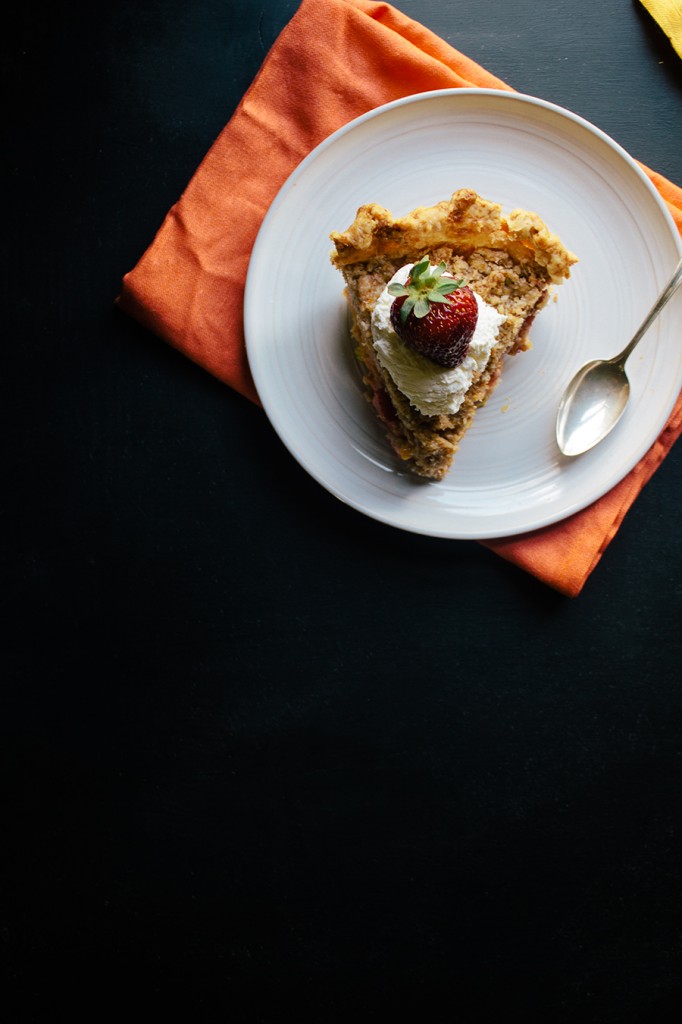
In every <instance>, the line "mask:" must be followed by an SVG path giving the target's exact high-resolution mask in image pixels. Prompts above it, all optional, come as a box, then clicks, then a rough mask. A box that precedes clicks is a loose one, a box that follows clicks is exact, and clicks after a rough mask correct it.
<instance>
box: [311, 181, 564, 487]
mask: <svg viewBox="0 0 682 1024" xmlns="http://www.w3.org/2000/svg"><path fill="white" fill-rule="evenodd" d="M331 239H332V242H333V244H334V249H333V251H332V254H331V260H332V263H333V264H334V266H335V267H337V268H338V269H339V270H340V272H341V273H342V274H343V277H344V280H345V284H346V288H345V293H346V297H347V300H348V304H349V311H350V323H351V334H352V337H353V340H354V343H355V352H356V356H357V358H358V361H359V363H360V366H361V368H362V373H363V380H364V382H365V385H366V388H367V397H368V399H369V400H370V401H371V403H372V405H373V407H374V410H375V412H376V414H377V415H378V417H379V419H380V420H381V421H382V423H383V424H384V427H385V428H386V431H387V435H388V439H389V441H390V442H391V445H392V447H393V449H394V450H395V452H396V453H397V455H398V456H399V457H400V458H401V459H402V460H404V461H405V462H406V464H407V465H408V466H409V468H410V469H412V470H413V471H414V472H415V473H417V474H418V475H419V476H424V477H428V478H432V479H436V480H440V479H442V478H443V477H444V476H445V474H446V473H447V471H448V469H449V468H450V465H451V464H452V460H453V457H454V455H455V452H456V451H457V448H458V447H459V444H460V442H461V440H462V438H463V437H464V435H465V433H466V432H467V430H468V429H469V427H470V426H471V422H472V420H473V417H474V415H475V413H476V411H477V409H479V408H480V407H481V406H482V405H483V404H484V403H485V401H486V400H487V398H488V397H489V395H490V394H491V392H492V391H493V389H494V387H495V385H496V384H497V383H498V381H499V377H500V374H501V371H502V364H503V360H504V357H505V355H512V354H515V353H517V352H521V351H524V350H525V349H528V348H529V347H530V343H529V338H528V333H529V330H530V327H531V325H532V322H533V320H534V319H535V316H536V315H537V313H538V311H539V310H540V309H542V307H543V306H545V305H546V303H547V302H548V301H549V297H550V288H551V286H552V285H556V284H559V283H561V282H562V281H563V280H565V279H566V278H568V277H570V268H571V266H572V265H573V264H574V263H576V262H577V257H576V256H574V255H573V254H572V253H571V252H569V251H568V250H567V249H566V248H565V247H564V245H563V244H562V242H561V241H560V239H559V238H557V236H556V235H554V234H552V232H551V231H550V230H549V228H548V227H547V226H546V224H545V223H544V222H543V221H542V220H541V219H540V217H539V216H538V215H537V214H536V213H531V212H529V211H527V210H513V211H512V212H511V213H510V214H507V215H504V214H503V213H502V208H501V207H500V206H499V205H497V204H496V203H492V202H489V201H488V200H486V199H482V198H481V197H480V196H478V195H477V194H476V193H475V192H473V191H472V190H471V189H460V190H458V191H457V192H455V193H454V194H453V195H452V197H451V198H450V199H449V200H445V201H443V202H440V203H437V204H436V205H435V206H427V207H424V206H421V207H418V208H417V209H415V210H413V211H412V212H411V213H409V214H407V216H405V217H400V218H396V217H394V216H393V215H392V214H391V213H390V211H389V210H386V209H384V207H382V206H379V205H377V204H367V205H365V206H361V207H360V209H359V210H358V212H357V215H356V217H355V220H354V221H353V223H352V224H351V226H350V227H349V228H348V229H347V231H341V232H336V231H335V232H333V233H332V235H331ZM425 255H428V256H429V257H430V259H431V262H432V263H434V264H438V263H440V262H444V263H445V265H446V267H447V270H448V271H449V272H450V273H452V274H453V276H454V277H456V278H464V279H465V282H466V283H467V284H468V285H470V286H471V288H473V290H474V291H476V292H478V294H479V295H480V296H481V297H482V298H483V299H484V300H485V301H486V302H487V303H489V304H490V305H491V306H493V307H494V308H495V309H497V311H498V312H499V313H502V314H504V316H505V317H506V320H505V321H504V323H503V324H502V325H501V327H500V330H499V333H498V336H497V340H496V343H495V345H494V346H493V349H492V351H491V353H490V358H489V360H488V363H487V365H486V366H485V367H484V368H483V370H482V371H481V372H479V373H478V374H477V375H475V376H474V379H473V381H472V384H471V387H470V388H469V390H468V391H467V393H466V396H465V398H464V401H463V403H462V405H461V407H460V409H459V411H458V412H457V413H455V414H454V415H436V416H425V415H423V414H422V413H420V412H419V411H418V410H417V409H416V408H415V407H414V406H413V405H411V404H410V401H409V399H408V398H407V397H406V396H405V395H404V394H402V393H401V392H400V391H399V390H398V388H397V387H396V385H395V383H394V381H393V380H392V378H391V376H390V374H389V373H388V372H387V371H386V370H384V369H383V367H382V366H381V365H380V364H379V362H378V360H377V359H376V357H375V352H374V346H373V342H372V329H371V317H372V310H373V309H374V306H375V304H376V302H377V300H378V298H379V296H380V295H381V292H382V291H383V289H384V287H385V286H386V284H387V283H388V281H389V280H390V279H391V277H392V276H393V274H394V273H395V272H396V270H398V269H399V268H400V267H402V266H404V265H405V264H406V263H416V262H418V260H419V259H421V258H422V257H423V256H425Z"/></svg>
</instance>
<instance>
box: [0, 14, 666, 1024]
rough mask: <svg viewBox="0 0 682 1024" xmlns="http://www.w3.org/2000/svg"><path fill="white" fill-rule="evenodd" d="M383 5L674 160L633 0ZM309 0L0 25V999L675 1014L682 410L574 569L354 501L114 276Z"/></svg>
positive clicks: (8, 1011)
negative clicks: (655, 465)
mask: <svg viewBox="0 0 682 1024" xmlns="http://www.w3.org/2000/svg"><path fill="white" fill-rule="evenodd" d="M399 6H400V7H401V9H402V10H403V11H404V12H405V13H407V14H409V15H412V16H413V17H415V18H417V19H419V20H421V21H422V22H423V23H424V24H426V25H427V26H428V27H429V28H431V29H433V30H434V31H436V32H437V33H439V34H440V35H442V36H443V37H444V38H445V39H447V40H448V41H449V42H450V43H451V44H452V45H453V46H455V47H456V48H458V49H460V50H462V51H463V52H465V53H466V54H467V55H468V56H470V57H472V58H473V59H475V60H477V61H479V62H481V63H482V64H484V65H485V66H486V67H487V68H488V69H489V70H490V71H492V72H494V73H495V74H497V75H498V76H499V77H501V78H503V79H505V80H506V81H507V82H509V84H511V85H512V86H514V87H515V88H516V89H518V90H520V91H522V92H527V93H530V94H533V95H537V96H539V97H542V98H543V99H546V100H550V101H553V102H555V103H559V104H561V105H563V106H566V107H568V108H570V109H571V110H573V111H575V112H576V113H578V114H580V115H582V116H584V117H586V118H588V119H589V120H590V121H592V122H593V123H595V124H596V125H598V126H599V127H600V128H601V129H603V130H604V131H606V132H607V133H609V134H610V135H612V136H613V137H614V138H615V139H616V140H617V141H618V142H619V143H621V144H622V145H623V146H624V147H625V148H626V149H627V150H628V151H629V152H630V153H631V154H632V155H633V156H634V157H636V158H637V159H639V160H641V161H642V162H644V163H645V164H647V165H648V166H650V167H653V168H655V169H657V170H659V171H660V172H662V173H663V174H665V175H667V176H668V177H670V178H672V179H673V180H675V181H677V182H678V183H681V184H682V146H681V145H680V135H681V131H680V128H681V126H682V61H681V60H680V58H678V57H677V56H676V54H675V53H674V51H673V49H672V47H671V46H670V44H669V43H668V41H667V40H666V38H665V37H664V35H663V34H662V33H661V32H660V31H659V30H658V29H657V27H656V26H655V25H654V23H653V22H652V21H651V19H650V17H649V16H648V15H647V14H646V12H645V11H644V10H643V9H642V8H641V6H640V5H639V4H638V3H636V2H627V0H618V2H616V0H605V2H603V3H600V4H594V3H592V2H590V0H574V2H573V3H570V4H564V3H560V2H559V0H548V2H547V3H546V4H545V5H542V6H539V5H538V4H536V3H531V2H530V0H518V2H510V0H498V2H495V3H492V2H485V0H483V2H481V0H461V2H457V3H454V2H453V3H445V2H443V3H426V2H424V0H405V2H403V3H402V4H400V5H399ZM296 7H297V4H296V3H295V2H293V0H290V2H278V0H271V2H265V3H247V2H246V0H223V2H219V0H199V2H194V3H189V2H186V3H181V2H173V0H165V2H164V0H145V2H133V0H120V2H118V3H110V4H103V5H101V6H100V5H94V4H85V3H78V2H76V3H68V2H56V3H53V4H51V5H40V4H36V3H32V2H30V0H29V2H28V3H26V4H24V5H23V6H21V7H20V8H19V9H18V10H16V11H15V12H14V14H13V16H12V18H11V21H7V22H6V25H5V33H4V38H3V49H4V50H5V51H6V55H5V58H4V59H3V62H2V67H3V71H4V74H5V76H6V80H7V91H8V93H9V97H10V109H9V111H8V114H7V116H6V120H5V124H4V128H5V160H4V169H5V172H6V182H5V187H4V210H3V227H4V231H3V237H4V239H5V244H4V246H3V249H4V251H5V270H4V273H3V275H2V280H3V292H4V300H3V316H4V321H5V323H4V330H3V337H4V341H3V373H2V375H1V379H2V392H3V397H2V404H1V409H2V416H3V421H4V429H3V436H4V440H5V446H4V457H3V464H2V477H3V484H4V486H3V497H2V501H1V506H0V510H1V513H2V517H1V519H0V523H1V524H2V526H1V531H2V532H1V536H2V547H3V568H2V581H3V586H2V605H3V607H2V624H3V639H2V655H3V657H2V661H3V664H4V667H3V669H2V683H1V684H0V699H1V701H2V706H1V709H0V730H1V733H2V737H1V738H2V743H1V751H2V759H3V768H2V784H3V790H4V799H3V803H2V818H1V832H2V838H1V840H0V849H1V851H2V859H3V862H4V865H3V870H2V873H1V874H0V954H1V956H2V979H1V980H2V992H3V997H2V1002H3V1006H4V1014H3V1015H4V1017H5V1019H6V1020H8V1021H11V1022H18V1024H23V1022H28V1021H40V1022H43V1021H50V1020H53V1019H54V1017H55V1016H56V1015H57V1014H58V1013H63V1014H64V1015H65V1016H67V1017H68V1018H70V1019H72V1020H79V1021H80V1020H84V1021H86V1020H87V1021H102V1020H108V1019H109V1018H110V1017H112V1018H113V1017H116V1019H136V1018H137V1016H138V1015H139V1016H140V1017H142V1016H146V1017H147V1018H148V1019H149V1020H159V1019H162V1017H164V1016H165V1015H166V1014H169V1013H171V1012H172V1011H173V1010H175V1011H176V1012H177V1013H179V1014H180V1015H181V1016H182V1017H184V1019H186V1020H188V1021H204V1020H206V1021H223V1020H234V1021H237V1022H252V1021H253V1022H261V1021H262V1022H271V1021H272V1022H279V1021H281V1020H283V1019H284V1018H285V1017H288V1016H292V1017H294V1019H296V1018H299V1019H310V1020H315V1021H316V1022H319V1024H326V1022H336V1021H344V1022H345V1021H350V1020H354V1019H359V1020H368V1021H372V1022H374V1021H376V1022H384V1021H389V1020H394V1019H402V1015H405V1016H406V1017H407V1019H411V1020H415V1021H420V1022H421V1021H426V1022H432V1021H438V1022H440V1021H443V1022H445V1021H447V1022H450V1021H462V1022H463V1024H468V1022H492V1024H497V1022H501V1021H507V1020H514V1019H516V1018H517V1017H519V1018H520V1019H523V1020H525V1021H542V1022H548V1021H551V1022H573V1021H575V1022H579V1024H586V1022H600V1024H602V1022H603V1024H634V1022H637V1024H640V1022H641V1024H649V1022H652V1021H653V1022H663V1021H668V1020H671V1019H673V1018H674V1017H675V1018H676V1014H675V1011H676V1009H677V1008H678V1006H679V1001H680V997H681V996H682V991H681V989H682V984H681V978H682V973H681V972H682V839H681V830H682V808H681V806H680V792H681V790H682V681H681V679H682V672H680V654H681V651H682V639H681V638H682V625H681V611H682V540H681V538H680V495H681V493H682V447H680V446H678V447H677V448H676V449H674V450H673V451H672V453H671V454H670V455H669V457H668V458H667V459H666V461H665V463H664V464H663V466H662V467H661V469H660V470H659V471H658V473H657V474H656V475H655V477H654V478H653V480H652V481H651V482H650V484H649V485H648V486H647V487H646V489H645V490H644V492H643V493H642V495H641V496H640V497H639V499H638V500H637V502H636V504H635V505H634V507H633V508H632V510H631V512H630V513H629V515H628V517H627V519H626V521H625V523H624V524H623V527H622V529H621V530H620V532H619V534H618V536H617V538H616V539H615V540H614V542H613V543H612V544H611V546H610V547H609V549H608V551H607V552H606V555H605V556H604V558H603V560H602V562H601V564H600V565H599V567H598V569H597V571H596V572H595V573H594V575H593V576H592V577H591V579H590V580H589V582H588V584H587V586H586V588H585V590H584V592H583V594H582V595H581V596H580V597H579V598H577V599H576V600H573V601H571V600H568V599H564V598H562V597H560V596H559V595H557V594H555V593H554V592H552V591H550V590H549V589H548V588H547V587H545V586H544V585H542V584H540V583H538V582H537V581H536V580H534V579H532V578H531V577H529V576H527V575H526V574H524V573H523V572H521V571H520V570H518V569H516V568H515V567H513V566H511V565H508V564H506V563H505V562H503V561H502V560H501V559H499V558H498V557H496V556H495V555H493V554H491V553H490V552H488V551H487V550H486V549H485V548H483V547H482V546H480V545H478V544H475V543H465V542H444V541H440V540H436V539H430V538H422V537H418V536H413V535H409V534H403V533H401V532H399V531H397V530H393V529H391V528H388V527H384V526H382V525H380V524H378V523H376V522H374V521H371V520H368V519H366V518H363V517H362V516H361V515H360V514H359V513H356V512H355V511H353V510H352V509H349V508H346V507H345V506H344V505H342V504H341V503H339V502H338V501H336V500H335V499H334V498H333V497H331V496H330V495H329V494H327V493H326V492H325V491H324V490H323V489H321V488H320V487H319V486H318V485H317V484H316V483H315V482H314V481H313V480H311V479H310V478H309V477H308V476H307V475H306V474H305V473H304V471H303V470H302V469H301V468H300V467H299V466H298V464H297V463H296V462H295V461H294V460H293V459H292V457H291V456H290V455H289V454H288V453H287V452H286V451H285V450H284V449H283V447H282V445H281V444H280V442H279V441H278V439H277V437H276V436H275V434H274V433H273V431H272V429H271V428H270V426H269V424H268V422H267V420H266V418H265V416H264V415H263V413H262V412H261V411H259V410H258V409H257V408H255V407H254V406H252V405H251V404H250V403H249V402H247V401H246V400H244V399H243V398H241V397H240V396H238V395H236V394H234V393H233V392H231V391H230V390H229V389H227V388H225V387H224V386H222V385H221V384H219V383H217V382H216V381H215V380H213V379H212V378H211V377H210V376H209V375H208V374H206V373H205V372H203V371H202V370H200V369H198V368H197V367H195V366H193V365H191V364H190V363H189V362H188V361H187V360H186V359H184V358H183V357H182V356H180V355H179V354H177V353H176V352H174V351H172V350H171V349H170V348H169V347H167V346H166V345H165V344H163V343H161V342H160V341H159V340H158V339H156V338H155V337H153V336H151V335H150V334H148V333H147V332H145V331H144V330H142V328H140V327H139V326H137V325H136V324H135V323H133V322H132V321H130V320H129V319H128V318H126V317H125V316H124V315H122V314H120V313H119V312H117V311H116V310H115V309H114V306H113V303H114V299H115V296H116V294H117V292H118V288H119V283H120V279H121V277H122V275H123V274H124V273H125V272H126V271H127V270H128V269H130V268H131V267H132V266H133V265H134V263H135V262H136V261H137V259H138V258H139V256H140V255H141V253H142V252H143V250H144V249H145V248H146V246H147V245H148V244H149V242H150V241H151V239H152V237H153V235H154V233H155V231H156V229H157V228H158V226H159V225H160V223H161V221H162V219H163V216H164V214H165V212H166V211H167V209H168V207H169V206H170V205H171V204H172V203H173V202H174V201H175V200H176V199H177V198H178V196H179V195H180V193H181V192H182V190H183V189H184V187H185V185H186V183H187V181H188V179H189V177H190V176H191V174H192V173H193V171H194V170H195V168H196V166H197V165H198V163H199V162H200V160H201V158H202V157H203V155H204V153H205V152H206V150H207V148H208V147H209V145H210V144H211V142H212V141H213V139H214V138H215V136H216V135H217V133H218V132H219V131H220V129H221V128H222V127H223V125H224V124H225V123H226V121H227V120H228V118H229V117H230V115H231V113H232V112H233V110H234V109H235V107H236V105H237V103H238V102H239V100H240V98H241V96H242V95H243V92H244V91H245V89H246V88H247V87H248V85H249V84H250V82H251V80H252V78H253V76H254V75H255V73H256V72H257V70H258V68H259V66H260V64H261V62H262V60H263V58H264V56H265V53H266V52H267V49H268V48H269V47H270V45H271V44H272V43H273V41H274V40H275V38H276V35H277V33H278V32H279V31H280V29H281V28H282V27H283V26H284V24H285V23H286V22H287V20H288V19H289V17H290V16H291V15H292V14H293V12H294V10H295V9H296ZM320 45H321V46H323V45H324V41H323V40H321V43H320ZM680 342H681V343H682V334H681V337H680Z"/></svg>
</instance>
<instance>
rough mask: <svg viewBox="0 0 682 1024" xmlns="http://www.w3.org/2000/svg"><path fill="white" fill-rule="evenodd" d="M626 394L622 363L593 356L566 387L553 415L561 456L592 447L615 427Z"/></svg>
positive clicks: (628, 394) (624, 406) (626, 380)
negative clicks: (555, 420)
mask: <svg viewBox="0 0 682 1024" xmlns="http://www.w3.org/2000/svg"><path fill="white" fill-rule="evenodd" d="M629 397H630V381H629V380H628V377H627V374H626V372H625V367H624V366H623V364H622V363H618V362H611V361H610V360H606V359H593V360H592V362H589V363H586V364H585V365H584V366H583V367H581V369H580V370H578V372H577V373H576V375H575V377H574V378H573V380H572V381H571V383H570V384H569V385H568V387H567V388H566V391H565V392H564V396H563V398H562V400H561V404H560V405H559V412H558V415H557V428H556V432H557V444H558V445H559V448H560V449H561V451H562V452H563V453H564V455H580V454H581V453H582V452H586V451H588V450H589V449H590V448H594V446H595V445H596V444H599V442H600V441H602V440H603V439H604V438H605V437H606V435H607V434H608V433H609V432H610V431H611V430H612V429H613V428H614V427H615V425H616V423H617V422H618V420H619V419H620V418H621V416H622V415H623V413H624V412H625V408H626V406H627V404H628V399H629Z"/></svg>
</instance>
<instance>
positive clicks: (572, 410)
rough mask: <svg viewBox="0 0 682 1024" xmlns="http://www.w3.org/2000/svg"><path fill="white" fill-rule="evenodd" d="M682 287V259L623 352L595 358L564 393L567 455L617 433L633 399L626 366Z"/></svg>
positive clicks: (559, 431) (560, 421) (562, 441)
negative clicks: (620, 421) (614, 429)
mask: <svg viewBox="0 0 682 1024" xmlns="http://www.w3.org/2000/svg"><path fill="white" fill-rule="evenodd" d="M680 284H682V259H681V260H680V262H679V263H678V264H677V267H676V269H675V272H674V274H673V276H672V277H671V279H670V282H669V283H668V284H667V285H666V287H665V288H664V289H663V291H662V292H661V294H660V295H659V297H658V299H657V300H656V303H655V305H654V306H653V308H652V310H651V312H650V313H649V315H648V316H647V317H646V319H645V321H644V323H643V324H642V326H641V327H640V328H639V330H638V331H637V333H636V334H635V336H634V338H633V339H632V341H631V342H630V343H629V344H628V345H626V347H625V348H624V349H623V351H622V352H620V353H619V354H618V355H617V356H612V357H611V359H593V360H592V361H591V362H589V363H586V364H585V365H584V366H583V367H582V368H581V369H580V370H578V372H577V373H576V375H575V377H574V378H573V380H572V381H571V383H570V384H569V385H568V387H567V388H566V390H565V391H564V394H563V397H562V399H561V402H560V403H559V410H558V412H557V418H556V440H557V444H558V445H559V448H560V450H561V451H562V452H563V453H564V455H580V454H582V452H586V451H588V450H589V449H590V448H594V446H595V445H596V444H598V443H599V442H600V441H602V440H603V439H604V438H605V437H606V435H607V434H608V433H609V431H611V430H613V428H614V427H615V425H616V423H617V422H618V420H619V419H620V418H621V416H622V415H623V413H624V412H625V406H626V405H627V402H628V398H629V397H630V382H629V381H628V378H627V374H626V372H625V363H626V361H627V359H628V357H629V355H630V353H631V352H632V350H633V348H634V347H635V345H636V344H637V343H638V342H639V341H640V339H641V338H642V337H643V335H644V334H645V333H646V332H647V331H648V330H649V328H650V327H651V325H652V323H653V322H654V320H655V319H656V317H657V316H658V314H659V313H660V312H661V310H662V309H663V307H664V306H665V304H666V303H667V302H668V300H669V299H670V298H672V295H673V293H674V292H675V291H676V290H677V288H678V287H679V286H680Z"/></svg>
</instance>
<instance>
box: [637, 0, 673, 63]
mask: <svg viewBox="0 0 682 1024" xmlns="http://www.w3.org/2000/svg"><path fill="white" fill-rule="evenodd" d="M641 3H642V4H643V5H644V7H646V9H647V11H648V12H649V14H650V15H651V17H652V18H654V19H655V20H656V21H657V22H658V24H659V25H660V26H661V28H662V29H663V31H664V32H665V34H666V35H667V37H668V39H669V40H670V42H671V43H672V44H673V46H674V47H675V49H676V50H677V52H678V53H679V55H680V57H682V2H680V0H641Z"/></svg>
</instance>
